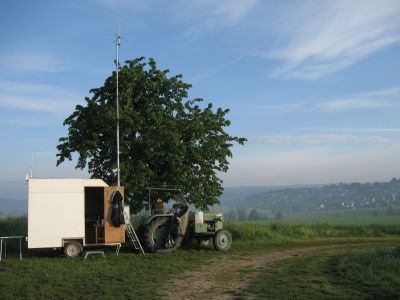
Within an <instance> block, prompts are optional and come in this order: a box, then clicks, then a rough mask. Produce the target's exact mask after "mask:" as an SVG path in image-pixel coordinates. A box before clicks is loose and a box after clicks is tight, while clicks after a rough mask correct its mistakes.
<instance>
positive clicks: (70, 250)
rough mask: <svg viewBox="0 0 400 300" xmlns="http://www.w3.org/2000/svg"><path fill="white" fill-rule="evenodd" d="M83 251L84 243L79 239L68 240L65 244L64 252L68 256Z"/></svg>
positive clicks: (74, 255) (76, 254) (77, 254)
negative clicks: (78, 240)
mask: <svg viewBox="0 0 400 300" xmlns="http://www.w3.org/2000/svg"><path fill="white" fill-rule="evenodd" d="M82 251H83V248H82V245H81V243H79V242H77V241H71V242H68V243H66V244H65V246H64V254H65V256H66V257H68V258H74V257H77V256H79V255H80V254H81V253H82Z"/></svg>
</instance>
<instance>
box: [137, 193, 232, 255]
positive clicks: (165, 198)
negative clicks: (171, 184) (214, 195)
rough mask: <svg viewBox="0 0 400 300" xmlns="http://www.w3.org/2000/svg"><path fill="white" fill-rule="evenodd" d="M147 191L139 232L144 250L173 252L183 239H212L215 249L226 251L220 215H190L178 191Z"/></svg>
mask: <svg viewBox="0 0 400 300" xmlns="http://www.w3.org/2000/svg"><path fill="white" fill-rule="evenodd" d="M147 191H148V196H147V199H146V202H147V203H146V207H145V208H144V210H143V212H142V214H141V220H140V229H139V232H140V234H139V235H140V240H141V243H142V245H143V246H144V247H145V248H146V249H147V251H151V252H159V253H167V252H173V251H175V250H176V249H178V248H179V247H180V246H181V243H182V240H183V238H185V237H188V238H195V239H197V240H198V242H199V243H201V242H205V241H210V240H211V239H212V241H213V244H214V248H215V249H216V250H219V251H228V250H229V248H230V247H231V245H232V235H231V233H230V232H229V231H227V230H225V229H223V215H222V213H213V212H204V213H203V212H190V211H189V205H188V204H187V202H186V200H185V197H184V195H183V193H182V191H181V190H180V189H172V188H148V189H147Z"/></svg>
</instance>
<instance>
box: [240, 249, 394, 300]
mask: <svg viewBox="0 0 400 300" xmlns="http://www.w3.org/2000/svg"><path fill="white" fill-rule="evenodd" d="M365 246H366V245H357V246H353V247H352V249H349V248H348V247H343V248H342V247H338V248H336V249H334V250H329V251H322V252H320V253H317V254H315V253H314V254H313V255H306V256H304V257H301V258H295V259H293V258H292V259H288V260H286V261H284V262H282V263H280V264H279V265H278V266H274V267H273V268H268V269H265V270H263V271H262V273H261V274H260V275H259V276H258V277H257V279H256V280H254V281H253V282H251V284H250V285H248V287H247V288H246V289H244V290H242V291H239V292H238V293H237V294H236V296H237V297H238V298H248V297H255V298H263V299H280V298H282V295H283V293H284V295H285V297H284V298H285V299H326V298H329V299H398V297H399V295H400V248H399V247H387V246H386V247H384V246H382V245H380V246H379V245H375V246H374V245H368V247H367V249H365V248H366V247H365ZM371 247H372V248H371Z"/></svg>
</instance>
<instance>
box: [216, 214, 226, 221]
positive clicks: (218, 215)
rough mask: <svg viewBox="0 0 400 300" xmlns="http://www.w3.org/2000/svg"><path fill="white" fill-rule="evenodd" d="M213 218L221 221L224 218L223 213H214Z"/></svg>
mask: <svg viewBox="0 0 400 300" xmlns="http://www.w3.org/2000/svg"><path fill="white" fill-rule="evenodd" d="M215 220H216V221H223V220H224V215H223V214H216V215H215Z"/></svg>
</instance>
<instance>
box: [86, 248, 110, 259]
mask: <svg viewBox="0 0 400 300" xmlns="http://www.w3.org/2000/svg"><path fill="white" fill-rule="evenodd" d="M89 254H103V257H106V255H105V254H104V250H91V251H85V259H86V258H87V257H88V255H89Z"/></svg>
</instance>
